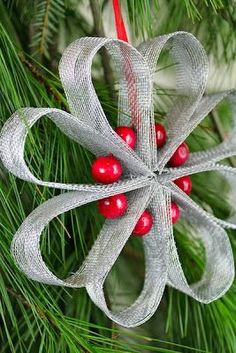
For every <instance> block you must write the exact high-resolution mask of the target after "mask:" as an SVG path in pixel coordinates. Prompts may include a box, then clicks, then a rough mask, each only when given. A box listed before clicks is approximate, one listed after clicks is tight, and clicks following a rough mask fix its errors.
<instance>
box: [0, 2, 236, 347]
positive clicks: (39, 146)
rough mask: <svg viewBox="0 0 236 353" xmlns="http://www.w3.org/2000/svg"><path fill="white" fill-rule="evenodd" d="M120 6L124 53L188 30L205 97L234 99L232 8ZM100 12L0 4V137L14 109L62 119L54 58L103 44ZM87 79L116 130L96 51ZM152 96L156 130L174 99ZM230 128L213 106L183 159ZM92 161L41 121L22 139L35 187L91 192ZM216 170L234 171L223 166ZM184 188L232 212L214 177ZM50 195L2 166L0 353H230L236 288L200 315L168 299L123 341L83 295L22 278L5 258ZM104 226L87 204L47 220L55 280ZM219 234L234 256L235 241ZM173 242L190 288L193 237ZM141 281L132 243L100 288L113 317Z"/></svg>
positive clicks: (164, 67) (106, 64) (111, 91)
mask: <svg viewBox="0 0 236 353" xmlns="http://www.w3.org/2000/svg"><path fill="white" fill-rule="evenodd" d="M121 5H122V12H123V14H124V15H125V20H126V24H127V27H128V28H129V34H130V38H131V42H132V43H134V44H137V43H138V42H140V41H142V40H143V39H148V38H150V37H154V36H157V35H160V34H163V33H167V32H172V31H177V30H186V31H190V32H192V33H193V34H195V35H196V36H197V37H198V38H199V39H200V41H201V42H202V43H203V45H204V46H205V48H206V50H207V54H208V55H209V56H210V57H211V60H212V63H213V64H214V68H215V72H214V73H212V76H211V80H213V82H214V86H217V85H218V86H219V87H218V88H219V89H220V87H221V80H223V78H225V77H228V81H227V82H226V83H225V84H224V85H226V86H229V87H234V88H235V86H236V80H235V79H234V77H233V80H234V81H232V79H230V78H231V76H232V75H231V70H233V64H234V61H235V54H236V39H235V35H234V29H235V26H236V12H235V4H234V1H233V0H210V1H208V0H205V1H200V0H196V1H193V0H184V1H177V0H170V1H167V0H153V1H149V0H139V1H129V0H122V1H121ZM110 12H111V2H110V1H106V0H101V1H99V0H90V1H76V0H34V1H26V0H20V1H15V0H5V1H3V0H0V20H1V24H0V95H1V100H0V113H1V114H0V128H1V127H2V125H3V124H4V122H5V121H6V120H7V118H8V117H9V116H10V115H11V113H13V112H14V111H15V110H16V109H18V108H20V107H25V106H33V107H42V106H45V107H56V108H60V109H63V110H68V105H67V102H66V99H65V95H64V92H63V89H62V86H61V83H60V81H59V77H58V71H57V69H58V62H59V59H60V57H61V53H62V51H63V49H64V48H65V47H66V46H67V45H68V44H69V43H70V42H72V41H73V40H74V39H77V38H80V37H82V36H105V35H107V36H109V33H108V28H111V27H112V26H114V24H113V23H109V20H108V17H109V18H110V17H111V15H109V16H107V14H109V13H110ZM108 26H110V27H108ZM158 73H160V74H161V75H162V77H163V75H164V77H167V76H168V77H170V78H172V77H173V76H174V65H173V63H171V62H169V61H168V59H167V58H166V57H165V55H163V58H162V61H161V66H160V67H159V68H158V72H157V74H158ZM165 75H167V76H165ZM93 76H94V80H93V82H94V85H95V88H96V91H97V93H98V95H99V99H100V101H101V102H102V106H103V108H104V110H105V112H106V115H107V117H108V118H109V121H110V123H111V124H112V125H113V126H115V125H116V115H117V114H116V113H117V102H116V82H115V79H114V77H113V73H112V63H111V62H110V60H109V57H108V56H107V53H106V52H104V51H101V52H100V53H99V55H98V57H97V58H96V60H95V62H94V65H93ZM223 76H224V77H223ZM171 82H172V81H171V80H170V86H171ZM210 89H211V90H213V89H214V87H213V85H211V88H210ZM155 97H156V103H157V104H156V109H155V118H156V120H157V121H160V122H161V121H162V120H163V119H164V116H165V114H166V111H167V109H168V107H169V106H170V104H171V102H172V100H173V97H174V91H173V87H169V88H166V87H162V86H161V85H156V86H155ZM229 129H230V123H229V116H228V108H227V106H225V105H221V106H220V107H219V109H217V110H216V111H214V112H213V113H211V114H209V116H207V117H206V118H205V120H204V121H203V122H202V123H201V124H200V125H199V126H198V127H197V128H196V129H195V130H194V132H193V133H192V134H191V136H190V137H189V138H188V144H189V146H190V148H191V150H192V151H198V150H202V149H206V148H207V147H211V146H215V145H216V144H217V143H219V142H220V141H222V140H223V139H224V136H225V134H227V132H228V131H229ZM92 158H93V156H92V155H91V154H90V153H89V152H88V151H86V150H84V149H83V148H82V147H80V146H79V145H77V144H76V143H73V142H72V141H71V140H69V139H68V138H67V137H66V136H65V135H63V134H62V133H61V132H60V131H59V130H58V129H55V127H54V125H53V123H52V122H50V121H49V119H47V118H45V119H41V120H40V121H39V122H38V123H37V124H36V125H35V126H34V127H33V128H32V129H31V131H30V133H29V136H28V138H27V144H26V160H27V163H28V165H29V166H30V170H31V171H32V172H33V174H34V175H35V176H37V177H38V178H41V179H43V180H51V181H58V182H59V181H60V182H63V183H68V182H70V183H78V182H79V183H89V182H92V180H91V175H90V165H91V161H92ZM225 163H228V164H229V165H232V166H236V160H234V159H233V158H231V159H230V160H227V161H225ZM209 178H210V180H211V182H210V183H209ZM192 179H193V185H194V188H193V194H192V197H193V199H194V200H195V201H196V202H198V203H199V204H201V205H202V206H203V207H204V208H205V209H207V210H209V211H210V212H214V213H215V214H216V215H217V216H218V217H220V218H225V217H227V215H228V214H229V213H230V205H229V204H228V203H227V200H226V197H225V193H226V192H227V190H228V189H227V185H226V182H225V180H224V179H223V178H222V177H219V176H218V175H216V173H213V172H212V173H203V174H201V175H200V174H199V175H195V176H193V177H192ZM217 190H221V193H220V195H219V194H218V193H217ZM57 193H58V191H56V190H54V189H49V188H46V187H37V186H35V185H33V184H30V183H27V182H24V181H21V180H19V179H17V178H15V177H14V176H12V175H9V173H8V172H7V171H6V170H5V169H4V167H3V166H2V165H1V164H0V293H1V301H0V342H1V344H0V353H3V352H4V353H8V352H9V353H10V352H12V353H26V352H29V353H40V352H47V353H53V352H55V353H56V352H61V353H66V352H70V353H72V352H74V353H77V352H83V353H85V352H91V353H95V352H96V353H97V352H152V351H153V352H163V353H164V352H165V353H171V352H173V353H174V352H186V353H187V352H191V353H192V352H214V353H234V352H235V350H236V303H235V294H236V285H235V283H234V284H233V286H232V287H231V289H230V291H229V292H228V293H227V294H226V295H225V296H224V297H223V298H222V299H220V300H217V301H216V302H213V303H212V304H209V305H202V304H200V303H198V302H196V301H195V300H193V299H191V298H189V297H187V296H186V295H184V294H181V293H179V292H178V291H176V290H174V289H171V288H167V289H166V291H165V294H164V297H163V300H162V303H161V305H160V308H159V309H158V311H157V313H156V314H155V315H154V317H153V318H152V319H151V320H150V321H149V322H147V323H146V324H144V325H142V326H141V327H139V328H136V329H132V330H124V329H123V328H121V327H118V326H117V325H115V324H114V323H112V322H110V321H109V319H108V318H107V317H106V316H105V315H104V314H103V313H102V312H101V311H100V310H99V309H98V308H97V307H96V306H95V305H94V304H93V303H92V302H91V301H90V299H89V297H88V295H87V294H86V291H85V290H84V289H79V290H72V289H65V288H58V287H53V286H48V285H43V284H39V283H36V282H33V281H31V280H29V279H27V278H26V277H25V275H24V274H22V273H21V272H20V271H19V269H18V268H17V267H16V265H15V263H14V260H13V258H12V256H11V254H10V243H11V240H12V237H13V235H14V233H15V232H16V230H17V229H18V227H19V226H20V224H21V223H22V222H23V220H24V218H25V217H26V216H27V215H28V214H29V213H30V212H31V211H32V210H33V209H35V208H36V207H37V206H38V205H40V204H41V203H42V202H43V201H45V200H47V199H49V198H51V197H52V196H53V195H56V194H57ZM102 223H103V220H102V217H101V216H100V215H99V214H98V212H97V209H96V205H94V204H91V205H88V206H85V207H82V208H80V209H79V210H73V211H71V212H67V213H66V214H63V215H61V216H59V217H57V218H55V219H54V220H53V221H52V222H51V223H50V225H49V226H48V227H47V228H46V229H45V230H44V232H43V236H42V242H41V250H42V253H43V256H44V259H45V261H46V263H47V265H48V267H49V268H50V269H53V271H54V272H55V273H56V274H57V275H58V276H61V277H64V276H66V274H68V273H70V272H72V271H73V270H74V269H75V268H74V266H75V264H76V265H78V263H79V264H81V263H82V261H83V259H84V258H85V256H86V254H87V253H88V251H89V249H90V247H91V245H92V244H93V242H94V240H95V239H96V236H97V234H98V232H99V230H100V228H101V226H102ZM228 234H229V237H230V240H231V244H232V248H233V251H234V253H235V254H236V241H235V238H234V236H235V234H234V232H233V231H229V232H228ZM175 238H176V242H177V246H178V250H179V254H180V258H181V260H182V264H183V268H184V270H185V272H186V274H188V276H189V280H190V281H195V280H197V279H198V278H199V277H200V276H201V273H202V271H203V268H204V261H205V253H204V248H203V246H202V244H201V242H199V240H198V239H197V237H196V235H195V233H194V231H193V230H192V229H191V228H190V227H188V226H187V225H185V224H182V223H181V222H180V223H179V224H177V226H176V227H175ZM124 274H125V275H124ZM143 277H144V259H143V248H142V242H141V241H139V239H138V240H137V239H134V238H132V239H130V240H129V241H128V243H127V245H126V246H125V248H124V250H123V252H122V254H121V255H120V257H119V259H118V260H117V263H116V264H115V266H114V268H113V270H112V271H111V273H110V274H109V278H108V280H107V281H106V290H107V293H109V301H110V304H111V305H112V306H113V307H114V308H120V307H121V306H122V305H124V304H127V303H130V302H132V300H133V299H134V298H135V297H137V295H138V293H139V292H140V289H141V287H142V283H143Z"/></svg>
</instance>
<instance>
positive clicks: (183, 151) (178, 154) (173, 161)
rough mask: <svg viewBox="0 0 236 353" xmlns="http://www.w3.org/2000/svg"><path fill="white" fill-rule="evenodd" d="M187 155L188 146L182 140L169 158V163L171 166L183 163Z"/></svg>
mask: <svg viewBox="0 0 236 353" xmlns="http://www.w3.org/2000/svg"><path fill="white" fill-rule="evenodd" d="M188 157H189V148H188V145H187V144H186V143H185V142H183V143H181V145H180V146H179V147H178V148H177V149H176V151H175V152H174V154H173V155H172V156H171V158H170V160H169V165H170V166H171V167H179V166H180V165H182V164H184V163H185V162H186V161H187V160H188Z"/></svg>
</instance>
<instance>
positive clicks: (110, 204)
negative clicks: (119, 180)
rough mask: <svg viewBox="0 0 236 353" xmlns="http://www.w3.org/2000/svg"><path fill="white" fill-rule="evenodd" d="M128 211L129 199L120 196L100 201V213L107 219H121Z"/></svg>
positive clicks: (122, 195)
mask: <svg viewBox="0 0 236 353" xmlns="http://www.w3.org/2000/svg"><path fill="white" fill-rule="evenodd" d="M126 210H127V199H126V197H125V195H124V194H118V195H114V196H110V197H107V198H105V199H102V200H99V201H98V211H99V212H100V213H101V214H102V215H103V216H104V217H106V218H117V217H121V216H122V215H123V214H124V213H125V212H126Z"/></svg>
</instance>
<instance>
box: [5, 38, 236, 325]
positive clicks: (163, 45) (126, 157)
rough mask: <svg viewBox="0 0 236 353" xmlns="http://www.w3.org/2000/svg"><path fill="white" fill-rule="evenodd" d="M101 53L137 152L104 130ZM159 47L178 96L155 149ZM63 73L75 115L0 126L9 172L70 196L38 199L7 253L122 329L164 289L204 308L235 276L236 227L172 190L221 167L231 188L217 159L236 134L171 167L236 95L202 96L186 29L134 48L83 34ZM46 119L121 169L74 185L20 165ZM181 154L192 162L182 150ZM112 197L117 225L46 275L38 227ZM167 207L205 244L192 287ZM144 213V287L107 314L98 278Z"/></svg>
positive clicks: (149, 311)
mask: <svg viewBox="0 0 236 353" xmlns="http://www.w3.org/2000/svg"><path fill="white" fill-rule="evenodd" d="M122 33H123V32H122ZM123 34H124V33H123ZM102 47H105V48H106V49H107V52H108V53H109V54H110V56H111V59H112V60H113V61H114V67H115V68H116V69H117V77H118V83H119V106H118V112H119V113H118V121H119V125H121V126H132V127H133V128H134V130H135V133H136V137H137V140H136V147H135V151H134V150H132V149H131V148H130V147H129V146H128V145H127V144H126V143H125V141H123V140H122V139H121V138H120V137H119V136H118V135H117V133H116V132H115V131H114V130H113V128H112V127H111V126H110V125H109V123H108V120H107V118H106V115H105V113H104V111H103V109H102V107H101V104H100V102H99V100H98V97H97V94H96V91H95V89H94V86H93V83H92V79H91V69H92V60H93V58H94V56H95V55H96V53H97V52H98V51H99V50H100V49H101V48H102ZM163 49H167V50H169V51H170V55H171V58H172V60H173V62H174V63H175V70H176V80H177V85H176V87H177V88H176V89H177V92H176V95H175V100H174V101H173V106H172V107H171V109H170V110H169V111H168V112H167V116H166V123H167V124H166V125H167V126H168V139H167V140H166V143H165V145H164V146H163V147H162V148H157V145H156V134H155V122H154V108H153V77H154V73H155V70H156V64H157V61H158V58H159V55H160V53H161V51H162V50H163ZM59 72H60V77H61V80H62V84H63V86H64V89H65V93H66V96H67V100H68V103H69V107H70V112H71V113H67V112H64V111H62V110H59V109H54V108H23V109H21V110H18V111H17V112H15V113H14V114H13V115H12V117H11V118H10V119H9V120H8V121H7V122H6V123H5V125H4V127H3V129H2V131H1V135H0V156H1V160H2V163H3V164H4V166H5V167H6V168H7V169H8V170H9V171H10V172H11V173H13V174H14V175H15V176H17V177H19V178H21V179H24V180H26V181H28V182H32V183H35V184H38V185H42V186H47V187H52V188H57V189H62V190H65V191H67V192H63V193H61V194H60V195H58V196H55V197H53V198H52V199H50V200H47V201H46V202H44V203H42V204H41V205H40V206H39V207H38V208H36V209H35V210H34V211H33V212H32V213H31V214H30V215H29V216H28V217H27V218H26V219H25V220H24V222H23V223H22V225H21V226H20V228H19V229H18V231H17V232H16V234H15V236H14V238H13V241H12V246H11V251H12V254H13V256H14V258H15V260H16V262H17V264H18V266H19V268H20V269H21V270H22V271H23V272H24V273H25V274H26V275H27V276H28V277H29V278H31V279H33V280H36V281H39V282H43V283H46V284H50V285H57V286H67V287H71V288H79V287H86V289H87V292H88V294H89V296H90V298H91V299H92V300H93V302H94V303H95V304H96V305H97V306H98V307H99V308H100V309H101V310H103V312H104V313H105V314H106V315H107V316H108V317H109V318H110V319H111V320H113V321H115V322H116V323H118V324H120V325H122V326H126V327H133V326H137V325H140V324H142V323H144V322H145V321H147V320H148V319H149V318H150V317H151V316H152V315H153V314H154V312H155V311H156V309H157V308H158V306H159V303H160V301H161V298H162V295H163V292H164V289H165V286H166V285H170V286H172V287H174V288H176V289H177V290H179V291H182V292H183V293H185V294H187V295H189V296H191V297H192V298H195V299H196V300H198V301H200V302H202V303H209V302H211V301H213V300H215V299H217V298H219V297H221V296H222V295H223V294H224V293H225V292H226V291H227V290H228V289H229V288H230V286H231V284H232V282H233V279H234V261H233V255H232V250H231V245H230V242H229V239H228V236H227V233H226V232H225V230H224V228H227V227H231V228H236V225H235V218H234V217H233V216H232V217H231V218H230V219H229V220H224V221H222V220H220V219H218V218H216V217H214V216H213V215H212V213H207V212H206V211H205V210H204V209H202V208H201V207H200V206H199V205H197V204H196V203H195V202H194V201H193V200H192V199H191V198H190V197H189V196H188V195H187V194H186V193H185V192H184V191H182V190H181V189H180V188H179V187H178V186H177V185H175V183H174V180H176V179H178V178H181V177H183V176H185V175H191V174H194V173H199V172H203V171H217V172H218V173H220V174H222V175H224V176H225V177H226V178H228V181H229V183H230V185H232V187H233V185H235V178H236V176H235V173H236V171H235V168H231V167H229V166H227V165H224V164H219V163H218V162H219V161H220V160H222V159H224V158H227V157H229V156H232V155H235V154H236V142H235V131H233V132H232V134H231V135H229V136H228V137H227V139H226V140H225V141H224V142H223V143H221V144H220V145H219V146H217V147H214V148H211V149H210V150H209V151H203V152H196V153H190V155H189V158H188V160H187V161H186V157H185V158H184V161H186V162H185V164H184V165H181V164H182V162H183V159H181V163H179V162H178V163H177V165H178V166H179V167H178V168H170V167H169V163H168V162H169V160H171V161H173V155H175V154H176V152H175V151H176V150H177V151H179V146H183V145H182V144H183V142H184V141H185V139H186V138H187V136H188V135H189V134H190V133H191V131H192V130H193V129H194V128H195V127H196V126H197V125H198V124H199V123H200V122H201V121H202V119H203V118H204V117H205V116H206V115H207V114H208V113H209V112H210V111H211V110H212V109H213V108H215V106H216V105H217V104H218V103H219V102H220V101H222V100H223V99H224V98H228V99H229V100H230V101H231V102H235V93H234V92H232V91H230V92H221V93H216V94H211V95H207V94H206V95H203V94H204V91H205V87H206V83H207V75H208V61H207V57H206V54H205V51H204V49H203V48H202V46H201V45H200V43H199V42H198V41H197V39H196V38H195V37H194V36H192V35H191V34H189V33H185V32H176V33H172V34H168V35H163V36H160V37H157V38H155V39H152V40H149V41H148V42H145V43H142V44H141V45H139V46H138V47H137V48H134V47H133V46H131V45H130V44H128V43H126V42H124V41H121V40H115V39H110V38H81V39H79V40H76V41H75V42H73V43H72V44H70V45H69V47H68V48H67V49H66V50H65V52H64V54H63V56H62V59H61V62H60V66H59ZM45 115H46V116H48V117H49V119H51V120H52V121H53V122H54V123H55V124H56V126H57V127H58V128H59V129H60V130H61V131H63V132H64V133H65V134H66V135H67V136H68V137H70V138H71V139H73V140H74V141H75V142H78V143H80V144H81V145H82V146H84V147H85V148H86V149H88V150H90V151H91V152H92V153H93V154H94V155H95V156H96V157H97V158H100V157H101V156H107V155H108V154H109V153H112V154H113V156H117V158H118V159H119V161H120V163H121V164H122V169H123V173H122V176H121V178H120V179H119V180H118V182H116V183H112V184H107V185H103V184H93V185H88V184H85V185H84V184H81V185H79V184H78V185H77V184H65V183H55V182H49V181H42V180H39V179H37V178H36V177H35V176H34V175H33V174H32V173H31V171H30V170H29V168H28V166H27V165H26V163H25V160H24V145H25V141H26V137H27V134H28V132H29V129H30V128H31V127H32V126H33V125H34V124H35V123H36V122H37V121H38V120H39V119H40V118H42V117H44V116H45ZM186 151H187V148H186ZM185 156H187V157H188V153H186V154H185ZM171 165H173V164H171ZM174 165H175V166H176V161H175V163H174ZM231 181H232V182H231ZM233 183H234V184H233ZM232 190H235V189H232ZM219 193H220V190H219ZM118 194H124V195H125V196H126V198H127V203H128V208H127V211H126V212H125V213H124V214H123V216H121V217H119V218H117V219H106V220H105V223H104V226H103V227H102V229H101V231H100V233H99V235H98V237H97V239H96V241H95V243H94V244H93V246H92V248H91V250H90V252H89V254H88V256H87V257H86V258H85V260H84V263H83V264H82V266H81V268H80V269H78V270H77V271H76V272H75V273H73V274H71V275H70V276H69V277H68V278H66V279H61V278H58V277H57V276H56V275H55V274H54V273H52V271H51V270H49V268H48V267H47V265H46V264H45V262H44V259H43V257H42V255H41V252H40V236H41V233H42V232H43V229H44V228H45V227H46V226H47V225H48V224H49V222H50V221H51V220H52V219H53V218H54V217H57V216H58V215H60V214H62V213H64V212H67V211H69V210H72V209H74V208H78V207H80V206H82V205H85V204H87V203H90V202H94V201H98V200H101V199H106V198H108V197H112V196H115V195H118ZM171 201H172V202H176V203H177V204H178V206H179V207H180V211H181V219H182V220H183V221H185V222H188V223H189V224H190V225H191V226H192V227H194V228H195V230H196V232H198V235H199V237H200V239H201V243H202V245H203V246H204V247H205V256H206V263H205V267H204V274H203V276H202V278H201V279H200V280H199V281H198V282H197V283H194V284H189V283H188V281H187V279H186V277H185V274H184V271H183V270H182V267H181V262H180V260H179V257H178V251H177V249H176V244H175V240H174V236H173V226H172V222H171V215H170V213H171V212H170V207H171ZM147 208H148V210H149V212H150V213H151V215H152V217H153V225H152V227H151V229H150V231H149V233H148V235H147V236H146V237H144V238H143V239H144V241H143V246H144V253H145V257H146V261H145V264H146V273H145V278H144V286H143V290H142V292H141V294H140V296H139V297H138V299H137V300H136V301H135V302H134V303H133V304H132V305H131V306H130V307H128V308H126V309H123V310H122V311H120V312H117V311H115V312H113V311H112V310H110V309H109V308H108V306H107V304H106V300H105V296H104V291H103V288H104V282H105V279H106V277H107V275H108V273H109V271H110V270H111V268H112V266H113V264H114V263H115V261H116V260H117V258H118V256H119V254H120V253H121V251H122V249H123V247H124V245H125V243H126V242H127V240H128V238H129V237H130V235H131V234H132V232H133V229H134V228H135V226H136V224H137V222H138V220H139V218H140V216H141V215H142V214H143V212H144V211H145V210H146V209H147ZM189 236H191V235H189Z"/></svg>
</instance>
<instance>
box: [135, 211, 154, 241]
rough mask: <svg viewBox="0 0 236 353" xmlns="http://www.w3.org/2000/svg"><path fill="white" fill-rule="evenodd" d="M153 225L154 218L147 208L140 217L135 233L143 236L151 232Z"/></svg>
mask: <svg viewBox="0 0 236 353" xmlns="http://www.w3.org/2000/svg"><path fill="white" fill-rule="evenodd" d="M152 225H153V218H152V215H151V213H150V212H148V211H147V210H145V211H144V212H143V213H142V215H141V217H140V218H139V220H138V222H137V223H136V226H135V227H134V230H133V233H132V234H133V235H135V236H137V237H143V236H144V235H146V234H147V233H149V232H150V230H151V228H152Z"/></svg>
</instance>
